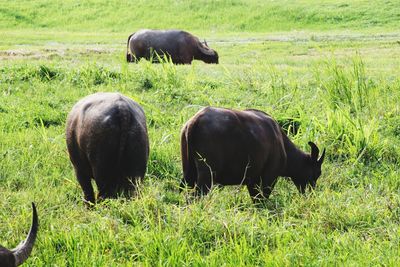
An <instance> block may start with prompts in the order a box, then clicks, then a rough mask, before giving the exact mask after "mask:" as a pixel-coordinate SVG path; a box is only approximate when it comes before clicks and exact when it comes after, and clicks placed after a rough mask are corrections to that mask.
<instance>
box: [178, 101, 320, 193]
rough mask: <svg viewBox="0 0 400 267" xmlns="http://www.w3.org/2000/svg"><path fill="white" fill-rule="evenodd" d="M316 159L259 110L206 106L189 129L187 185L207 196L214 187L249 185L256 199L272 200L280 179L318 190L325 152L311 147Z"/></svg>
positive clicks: (184, 149)
mask: <svg viewBox="0 0 400 267" xmlns="http://www.w3.org/2000/svg"><path fill="white" fill-rule="evenodd" d="M309 145H310V146H311V154H306V153H304V152H302V151H301V150H299V149H298V148H296V146H295V145H294V144H293V143H292V142H291V141H290V140H289V138H288V137H287V136H286V134H285V133H284V132H283V131H282V129H281V127H280V126H279V125H278V123H277V122H276V121H275V120H274V119H272V118H271V117H270V116H269V115H268V114H266V113H264V112H262V111H259V110H254V109H249V110H244V111H236V110H230V109H223V108H213V107H206V108H203V109H202V110H200V111H199V112H198V113H197V114H196V115H194V116H193V117H192V118H191V119H190V120H189V121H188V122H187V123H186V124H185V126H184V127H183V129H182V134H181V155H182V165H183V179H182V183H181V186H184V185H185V184H186V185H189V186H190V187H195V186H196V187H197V192H198V193H204V194H206V193H207V192H208V191H209V189H210V187H211V185H212V183H216V184H222V185H238V184H243V185H246V186H247V189H248V191H249V193H250V196H251V197H252V198H253V200H259V199H261V198H268V197H269V195H270V193H271V191H272V189H273V187H274V184H275V182H276V180H277V177H278V176H286V177H290V178H291V179H292V181H293V182H294V184H295V185H296V187H297V188H298V190H299V191H300V192H302V193H304V192H305V189H306V186H307V185H311V186H312V187H315V184H316V181H317V179H318V177H319V176H320V175H321V165H322V162H323V160H324V156H325V150H324V152H323V153H322V156H321V158H319V159H318V154H319V149H318V148H317V146H316V145H315V144H314V143H312V142H309Z"/></svg>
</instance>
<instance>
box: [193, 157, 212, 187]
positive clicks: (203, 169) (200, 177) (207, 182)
mask: <svg viewBox="0 0 400 267" xmlns="http://www.w3.org/2000/svg"><path fill="white" fill-rule="evenodd" d="M212 176H213V175H212V170H211V169H210V168H209V166H207V165H206V164H205V163H203V162H200V163H198V164H197V187H196V193H197V195H207V194H208V192H209V191H210V189H211V184H212V179H213V177H212Z"/></svg>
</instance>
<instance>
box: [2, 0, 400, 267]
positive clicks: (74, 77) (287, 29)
mask: <svg viewBox="0 0 400 267" xmlns="http://www.w3.org/2000/svg"><path fill="white" fill-rule="evenodd" d="M148 2H149V1H135V4H133V3H124V4H121V3H120V2H119V1H100V0H92V1H86V2H85V3H80V2H79V1H64V2H63V3H62V4H58V3H57V2H56V1H48V0H39V1H0V3H1V7H0V203H1V205H0V223H1V224H0V244H1V245H3V246H5V247H8V248H13V247H15V246H16V245H17V244H18V243H19V242H20V240H22V239H23V238H24V237H25V235H26V231H27V229H29V225H30V218H31V209H30V202H31V201H35V203H36V206H37V210H38V215H39V220H40V227H39V233H38V238H37V242H36V244H35V247H34V249H33V253H32V255H31V257H30V258H29V259H28V261H27V263H26V265H27V266H132V265H135V266H218V265H223V266H249V265H255V266H297V265H301V266H303V265H305V266H320V265H322V266H332V265H346V266H348V265H353V266H364V265H385V266H396V265H398V262H399V261H400V254H399V251H400V226H399V222H400V173H399V162H400V106H399V100H400V61H399V58H400V31H399V26H400V22H399V19H400V17H399V15H398V14H399V13H400V4H399V2H398V1H375V2H374V3H371V2H370V1H361V0H357V1H351V3H348V1H333V0H327V1H323V3H322V4H321V3H320V1H314V0H312V1H262V0H250V1H241V0H229V1H228V0H226V1H202V0H196V1H172V0H166V1H162V3H159V4H153V3H148ZM140 28H180V29H184V30H187V31H190V32H192V33H193V34H194V35H196V36H199V37H200V38H205V39H206V40H207V42H208V44H209V46H210V47H211V48H213V49H215V50H217V51H218V54H219V56H220V58H219V63H220V64H218V65H207V64H204V63H203V62H200V61H194V62H193V64H192V65H185V66H182V65H178V66H176V65H172V64H171V63H169V62H166V63H163V64H151V63H149V62H147V61H144V60H142V61H141V62H139V63H138V64H127V63H126V60H125V53H126V40H127V38H128V36H129V34H131V33H132V32H134V31H136V30H137V29H140ZM94 92H121V93H123V94H125V95H126V96H129V97H131V98H132V99H134V100H135V101H137V102H138V103H139V104H140V105H141V106H142V107H143V109H144V111H145V113H146V116H147V126H148V130H149V138H150V159H149V164H148V165H149V166H148V170H147V174H146V177H145V181H144V183H143V184H142V185H141V186H140V190H139V191H138V195H137V197H135V198H133V199H131V200H127V199H123V198H121V199H116V200H107V201H105V202H103V203H101V204H99V205H97V206H96V207H95V208H93V209H91V210H89V209H87V208H86V207H85V206H84V205H83V202H82V191H81V188H80V187H79V184H78V182H77V180H76V178H75V175H74V172H73V168H72V165H71V163H70V161H69V158H68V154H67V151H66V144H65V120H66V116H67V114H68V112H69V111H70V109H71V108H72V106H73V105H74V104H75V103H76V101H78V100H79V99H81V98H82V97H84V96H86V95H88V94H91V93H94ZM208 105H212V106H219V107H228V108H235V109H245V108H257V109H260V110H263V111H265V112H267V113H269V114H271V115H272V116H273V117H274V118H275V119H276V120H277V121H278V122H279V123H280V125H281V126H282V127H283V128H284V129H285V130H286V131H287V133H288V135H289V137H290V139H291V140H292V141H293V142H294V143H295V144H296V145H297V146H298V147H300V148H301V149H303V150H305V151H308V152H309V147H308V145H307V142H308V141H310V140H312V141H314V142H315V143H316V144H317V145H318V146H319V147H320V148H321V149H322V148H326V158H325V162H324V164H323V166H322V175H321V177H320V178H319V180H318V184H317V188H316V190H315V191H313V192H309V193H308V194H307V195H305V196H302V195H300V194H299V193H298V192H297V189H296V188H295V186H294V185H293V183H292V182H291V181H289V180H287V179H284V178H280V179H279V182H278V183H277V185H276V186H275V189H274V191H273V192H272V195H271V197H270V199H269V200H268V201H266V202H265V204H264V205H263V207H256V206H254V205H253V204H252V201H251V199H250V197H249V195H248V192H247V190H246V188H245V187H244V186H243V187H237V186H230V187H228V186H227V187H223V188H215V189H214V190H213V191H212V192H211V193H210V194H209V195H207V196H206V197H204V198H201V199H198V200H195V201H193V200H192V199H191V197H190V192H179V189H178V185H179V181H180V179H181V177H182V168H181V161H180V143H179V141H180V138H179V136H180V129H181V127H182V126H183V124H184V123H185V122H186V121H187V120H188V119H189V118H190V117H191V116H193V115H194V114H195V113H196V112H197V111H198V110H199V109H200V108H202V107H204V106H208Z"/></svg>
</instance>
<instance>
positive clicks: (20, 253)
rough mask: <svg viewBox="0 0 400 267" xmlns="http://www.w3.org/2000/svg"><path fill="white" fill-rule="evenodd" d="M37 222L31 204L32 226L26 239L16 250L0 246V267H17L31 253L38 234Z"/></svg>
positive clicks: (33, 206) (34, 208) (35, 213)
mask: <svg viewBox="0 0 400 267" xmlns="http://www.w3.org/2000/svg"><path fill="white" fill-rule="evenodd" d="M38 227H39V220H38V215H37V212H36V207H35V204H34V203H33V202H32V225H31V229H30V230H29V233H28V236H27V237H26V239H25V240H24V241H23V242H21V243H20V244H19V245H18V246H17V247H16V248H14V249H12V250H8V249H6V248H5V247H2V246H0V266H1V267H15V266H19V265H21V264H22V263H24V261H26V259H28V257H29V255H30V254H31V252H32V248H33V245H34V243H35V240H36V235H37V232H38Z"/></svg>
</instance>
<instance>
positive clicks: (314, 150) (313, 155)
mask: <svg viewBox="0 0 400 267" xmlns="http://www.w3.org/2000/svg"><path fill="white" fill-rule="evenodd" d="M308 145H309V146H310V147H311V159H312V160H313V161H315V162H316V161H317V160H318V154H319V149H318V147H317V145H316V144H314V143H313V142H311V141H310V142H308Z"/></svg>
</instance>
